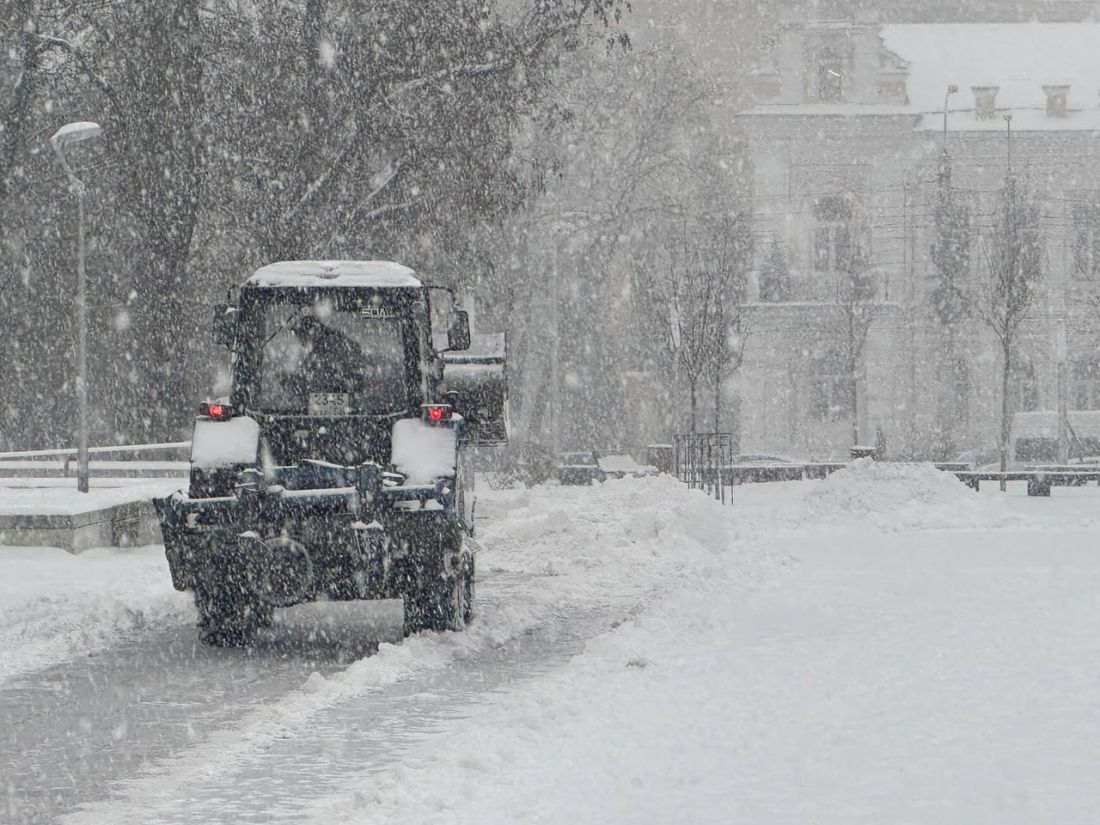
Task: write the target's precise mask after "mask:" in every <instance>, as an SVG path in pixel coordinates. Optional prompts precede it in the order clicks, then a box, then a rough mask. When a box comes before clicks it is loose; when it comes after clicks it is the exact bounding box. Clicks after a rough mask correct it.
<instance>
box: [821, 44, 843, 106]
mask: <svg viewBox="0 0 1100 825" xmlns="http://www.w3.org/2000/svg"><path fill="white" fill-rule="evenodd" d="M844 68H845V66H844V58H843V57H842V56H841V55H840V54H839V53H838V52H837V51H836V50H834V49H832V48H830V47H828V46H826V47H825V48H824V49H822V50H821V51H819V52H818V53H817V88H816V89H815V90H814V91H815V94H816V97H817V99H818V100H822V101H826V102H836V101H840V100H843V99H844Z"/></svg>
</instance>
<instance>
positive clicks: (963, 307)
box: [930, 152, 971, 459]
mask: <svg viewBox="0 0 1100 825" xmlns="http://www.w3.org/2000/svg"><path fill="white" fill-rule="evenodd" d="M933 224H934V229H933V233H934V234H933V240H932V246H931V250H930V252H931V259H932V266H933V267H934V269H935V286H934V287H933V289H932V294H931V296H930V299H931V306H930V310H931V313H932V317H933V319H934V320H935V321H936V324H937V333H938V337H939V346H938V347H937V353H936V354H937V356H938V364H937V374H938V376H939V384H938V387H937V389H938V399H937V402H938V403H937V414H936V423H935V429H936V434H937V441H938V442H939V451H940V457H941V458H943V459H947V458H949V457H950V455H951V453H952V452H954V440H953V438H952V434H953V432H954V431H955V430H956V428H957V426H958V423H959V422H958V420H957V416H956V415H955V414H954V413H955V412H956V411H957V410H958V409H959V403H958V401H957V399H955V398H954V395H955V393H956V392H957V390H958V384H959V378H960V370H961V369H962V368H963V366H962V365H963V364H964V362H962V361H961V359H960V358H959V357H958V352H957V350H958V345H957V337H958V326H959V324H960V323H961V322H962V321H963V319H964V318H966V316H967V313H968V310H969V305H968V301H967V295H966V283H965V281H966V277H967V275H968V273H969V272H970V237H971V235H970V210H969V209H968V208H967V206H966V204H965V203H964V202H963V201H962V199H961V198H960V197H959V193H958V192H957V190H956V189H955V188H954V187H953V186H952V184H951V158H950V156H949V155H947V153H946V152H945V153H944V154H943V157H942V158H941V160H940V169H939V174H938V176H937V186H936V196H935V201H934V205H933Z"/></svg>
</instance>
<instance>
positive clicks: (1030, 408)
mask: <svg viewBox="0 0 1100 825" xmlns="http://www.w3.org/2000/svg"><path fill="white" fill-rule="evenodd" d="M1012 383H1013V385H1014V387H1015V389H1016V409H1017V410H1019V411H1020V412H1034V411H1035V410H1037V409H1039V378H1038V376H1037V375H1036V373H1035V365H1034V364H1033V363H1031V361H1030V360H1029V359H1027V358H1020V359H1018V360H1017V362H1016V363H1015V364H1013V365H1012Z"/></svg>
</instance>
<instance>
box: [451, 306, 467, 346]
mask: <svg viewBox="0 0 1100 825" xmlns="http://www.w3.org/2000/svg"><path fill="white" fill-rule="evenodd" d="M469 348H470V316H469V315H468V314H467V313H465V312H463V311H462V310H455V313H454V316H453V317H452V318H451V325H450V326H449V327H447V349H449V350H452V351H454V352H462V351H463V350H468V349H469Z"/></svg>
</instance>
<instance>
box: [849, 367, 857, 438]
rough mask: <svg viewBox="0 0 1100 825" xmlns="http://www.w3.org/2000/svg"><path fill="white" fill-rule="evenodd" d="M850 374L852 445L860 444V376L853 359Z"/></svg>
mask: <svg viewBox="0 0 1100 825" xmlns="http://www.w3.org/2000/svg"><path fill="white" fill-rule="evenodd" d="M850 366H851V369H850V370H849V371H848V374H849V375H850V376H851V377H852V380H851V386H850V387H849V392H850V393H851V400H852V446H853V447H856V446H858V445H859V376H858V375H857V374H856V364H855V362H854V361H853V362H852V364H851V365H850Z"/></svg>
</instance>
